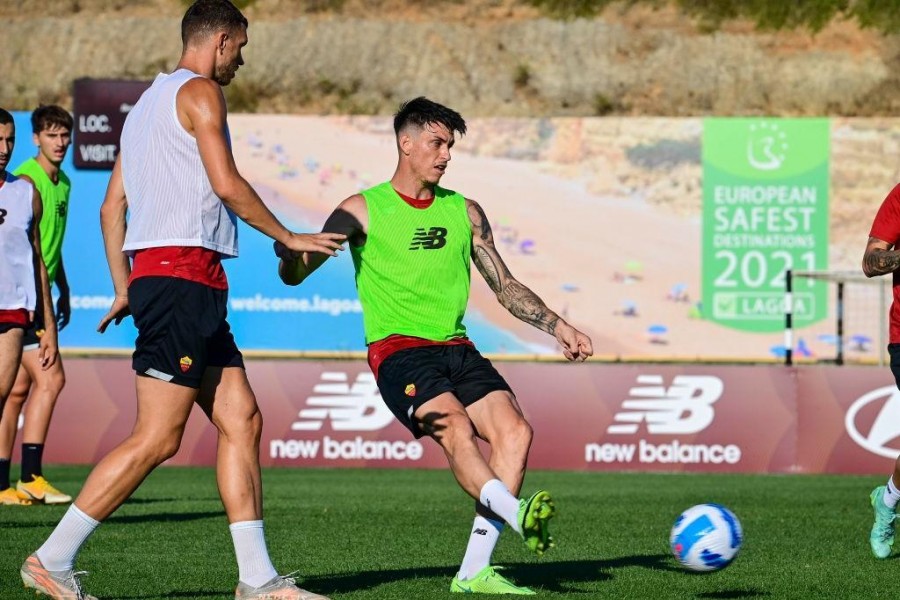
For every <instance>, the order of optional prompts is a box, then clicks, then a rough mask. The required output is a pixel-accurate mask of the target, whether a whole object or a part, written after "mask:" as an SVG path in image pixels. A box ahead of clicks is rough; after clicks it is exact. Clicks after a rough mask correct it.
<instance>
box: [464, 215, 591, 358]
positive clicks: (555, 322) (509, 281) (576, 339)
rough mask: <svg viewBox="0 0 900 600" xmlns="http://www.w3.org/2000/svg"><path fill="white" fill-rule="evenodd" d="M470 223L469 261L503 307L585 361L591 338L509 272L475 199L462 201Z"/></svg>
mask: <svg viewBox="0 0 900 600" xmlns="http://www.w3.org/2000/svg"><path fill="white" fill-rule="evenodd" d="M466 209H467V211H468V214H469V221H470V222H471V224H472V260H473V261H474V262H475V266H476V268H477V269H478V272H479V273H481V276H482V277H484V280H485V281H486V282H487V284H488V285H489V286H490V288H491V289H492V290H493V291H494V293H495V294H497V300H499V301H500V304H502V305H503V307H504V308H506V310H508V311H509V312H510V313H512V314H513V316H515V317H518V318H519V319H521V320H522V321H524V322H526V323H528V324H530V325H533V326H535V327H537V328H538V329H540V330H541V331H546V332H547V333H549V334H550V335H552V336H554V337H555V338H556V339H557V341H558V342H559V343H560V345H561V346H562V348H563V355H565V357H566V358H567V359H569V360H581V361H583V360H586V359H587V357H589V356H591V355H592V354H593V353H594V349H593V346H592V345H591V339H590V338H589V337H588V336H586V335H585V334H583V333H582V332H580V331H578V330H577V329H575V328H574V327H572V326H571V325H569V324H568V323H567V322H566V321H565V319H563V318H562V317H560V316H559V315H558V314H556V313H555V312H553V311H552V310H550V309H549V308H547V305H546V304H544V301H543V300H541V299H540V298H539V297H538V295H537V294H535V293H534V292H532V291H531V290H530V289H529V288H528V287H526V286H525V285H523V284H522V283H520V282H519V281H518V280H517V279H516V278H515V277H513V276H512V273H510V271H509V268H508V267H507V266H506V263H504V262H503V259H502V258H500V253H499V252H498V251H497V247H496V246H495V245H494V235H493V233H492V231H491V225H490V222H489V221H488V219H487V216H485V214H484V211H483V210H482V208H481V206H479V205H478V203H477V202H475V201H473V200H466Z"/></svg>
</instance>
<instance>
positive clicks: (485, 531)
mask: <svg viewBox="0 0 900 600" xmlns="http://www.w3.org/2000/svg"><path fill="white" fill-rule="evenodd" d="M472 533H474V534H476V535H487V529H482V528H481V527H479V528H477V529H476V530H475V531H473V532H472Z"/></svg>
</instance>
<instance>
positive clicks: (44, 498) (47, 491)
mask: <svg viewBox="0 0 900 600" xmlns="http://www.w3.org/2000/svg"><path fill="white" fill-rule="evenodd" d="M16 490H18V491H20V492H22V493H23V494H25V495H27V496H28V497H29V498H31V499H32V500H33V501H35V502H43V503H44V504H68V503H69V502H71V501H72V496H70V495H68V494H63V493H62V492H61V491H59V490H58V489H56V488H55V487H53V486H52V485H50V482H49V481H47V480H46V479H44V478H43V477H41V476H40V475H38V476H37V477H35V478H34V481H29V482H28V483H24V482H22V481H19V482H18V483H17V484H16Z"/></svg>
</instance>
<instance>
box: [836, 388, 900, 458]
mask: <svg viewBox="0 0 900 600" xmlns="http://www.w3.org/2000/svg"><path fill="white" fill-rule="evenodd" d="M879 400H883V401H884V404H883V405H882V406H881V410H879V411H878V415H877V416H876V417H875V421H873V422H872V425H871V427H869V432H868V433H867V434H864V433H862V432H861V431H860V430H859V427H858V426H857V423H856V419H857V417H858V415H859V413H860V411H861V410H862V409H863V408H864V407H865V406H867V405H869V404H871V403H872V402H878V401H879ZM844 427H846V428H847V433H848V434H850V437H851V438H852V439H853V441H854V442H856V443H857V444H859V445H860V446H862V447H863V448H865V449H866V450H868V451H869V452H871V453H872V454H877V455H878V456H884V457H886V458H897V455H898V454H900V447H891V446H887V443H888V442H890V441H891V440H893V439H894V438H896V437H897V436H900V390H898V389H897V388H896V387H895V386H892V385H890V386H886V387H883V388H878V389H877V390H872V391H871V392H869V393H868V394H866V395H865V396H861V397H860V398H859V399H858V400H857V401H856V402H854V403H853V405H852V406H851V407H850V410H848V411H847V416H846V417H844Z"/></svg>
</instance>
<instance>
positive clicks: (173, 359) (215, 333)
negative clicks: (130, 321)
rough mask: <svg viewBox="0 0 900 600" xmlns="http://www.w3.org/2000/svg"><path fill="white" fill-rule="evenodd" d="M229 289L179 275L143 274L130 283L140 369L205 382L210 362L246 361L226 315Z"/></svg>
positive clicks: (192, 383)
mask: <svg viewBox="0 0 900 600" xmlns="http://www.w3.org/2000/svg"><path fill="white" fill-rule="evenodd" d="M227 303H228V291H227V290H218V289H215V288H211V287H209V286H207V285H203V284H201V283H196V282H194V281H188V280H187V279H179V278H176V277H141V278H138V279H136V280H135V281H133V282H132V283H131V285H130V286H128V305H129V306H130V308H131V313H132V315H133V316H134V325H135V327H137V330H138V337H137V341H136V342H135V348H134V355H133V356H132V367H133V368H134V370H135V371H136V372H137V373H138V375H146V376H149V377H155V378H156V379H161V380H163V381H171V382H172V383H177V384H178V385H183V386H187V387H191V388H199V387H200V381H201V379H202V378H203V373H204V371H205V370H206V367H243V366H244V358H243V356H241V352H240V350H238V348H237V345H236V344H235V343H234V336H233V335H231V328H230V327H229V326H228V322H227V321H226V320H225V317H226V315H227Z"/></svg>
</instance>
